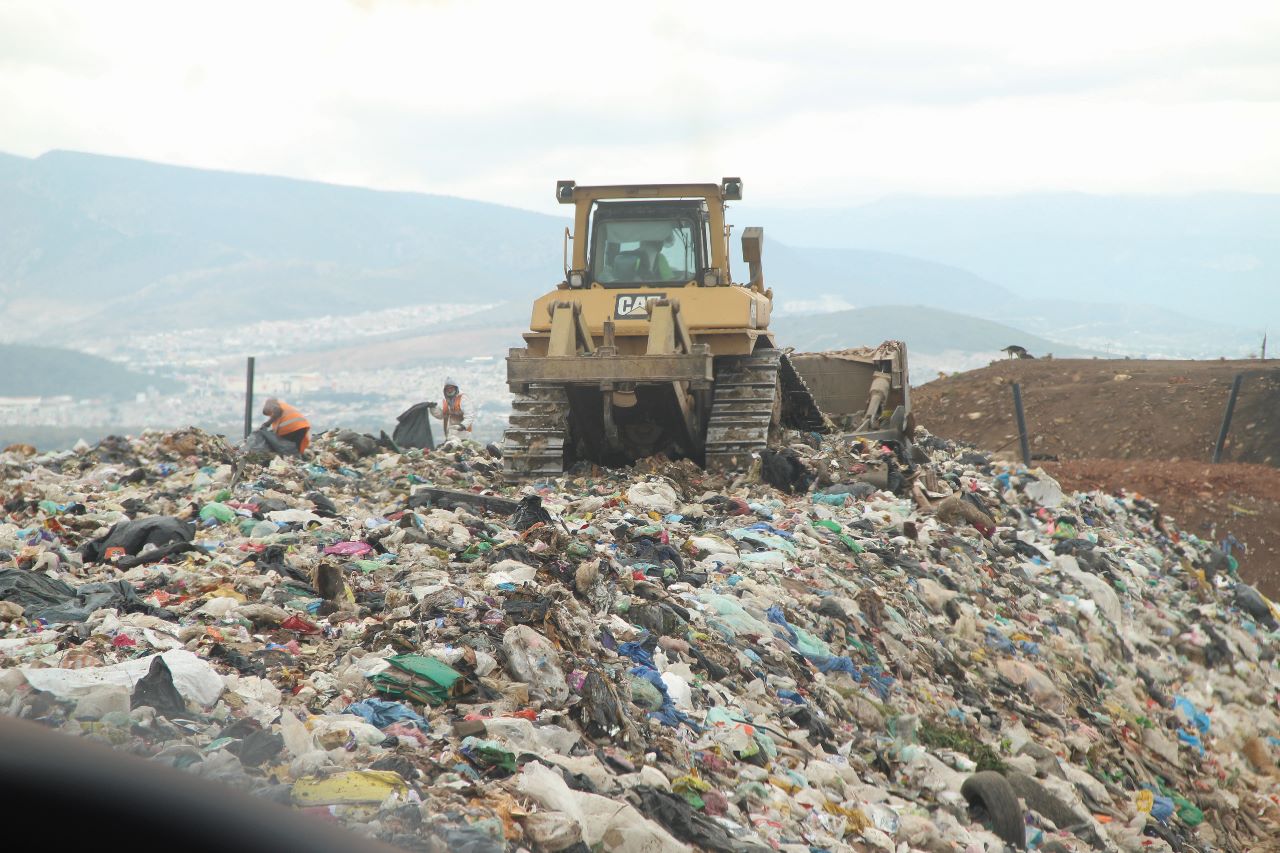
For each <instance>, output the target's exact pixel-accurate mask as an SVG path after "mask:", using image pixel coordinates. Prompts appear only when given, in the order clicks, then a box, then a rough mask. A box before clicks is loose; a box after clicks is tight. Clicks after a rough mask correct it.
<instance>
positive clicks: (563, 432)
mask: <svg viewBox="0 0 1280 853" xmlns="http://www.w3.org/2000/svg"><path fill="white" fill-rule="evenodd" d="M568 433H569V396H568V394H567V392H566V391H565V389H564V387H563V386H561V385H530V386H529V388H528V393H525V394H520V395H517V396H516V398H515V400H514V401H513V402H512V404H511V420H510V423H509V425H508V427H507V432H506V436H505V437H504V439H503V445H502V471H503V474H504V475H505V476H506V477H507V478H509V479H521V478H527V477H540V476H546V477H557V476H559V475H560V474H562V473H564V451H565V442H566V441H567V440H568Z"/></svg>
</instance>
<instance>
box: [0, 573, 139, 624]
mask: <svg viewBox="0 0 1280 853" xmlns="http://www.w3.org/2000/svg"><path fill="white" fill-rule="evenodd" d="M0 601H12V602H13V603H14V604H21V605H22V609H23V614H24V615H25V616H27V617H28V618H31V619H44V620H45V621H47V622H83V621H84V620H86V619H88V618H89V614H91V613H93V612H94V611H95V610H101V609H102V608H104V607H113V608H115V609H117V610H120V611H124V612H128V613H136V612H139V611H142V612H145V613H155V612H156V609H155V608H153V607H151V606H150V605H148V604H146V603H145V602H143V600H142V599H141V598H139V597H138V592H137V590H135V589H134V588H133V585H132V584H130V583H129V582H128V581H112V582H110V583H88V584H84V585H83V586H80V587H73V586H71V585H69V584H66V583H63V582H62V581H60V580H54V579H53V578H50V577H47V576H45V575H42V574H36V573H33V572H24V571H21V570H19V569H0Z"/></svg>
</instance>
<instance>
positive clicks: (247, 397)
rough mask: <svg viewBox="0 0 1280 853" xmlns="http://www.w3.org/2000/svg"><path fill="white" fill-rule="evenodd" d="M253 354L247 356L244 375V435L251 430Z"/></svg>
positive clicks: (246, 435)
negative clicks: (247, 360) (247, 363)
mask: <svg viewBox="0 0 1280 853" xmlns="http://www.w3.org/2000/svg"><path fill="white" fill-rule="evenodd" d="M253 360H254V359H253V356H249V365H248V367H246V368H245V376H244V437H245V438H248V437H249V433H251V432H253Z"/></svg>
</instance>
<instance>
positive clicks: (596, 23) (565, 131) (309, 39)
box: [0, 0, 1280, 210]
mask: <svg viewBox="0 0 1280 853" xmlns="http://www.w3.org/2000/svg"><path fill="white" fill-rule="evenodd" d="M53 148H70V149H77V150H84V151H93V152H100V153H107V154H119V155H125V156H132V157H141V158H145V159H151V160H159V161H164V162H171V163H180V164H186V165H193V166H202V167H212V168H225V169H234V170H240V171H251V172H262V173H271V174H283V175H291V176H295V177H301V178H309V179H316V180H326V181H334V182H338V183H349V184H358V185H364V186H374V187H380V188H387V189H406V190H421V191H427V192H438V193H448V194H453V195H460V196H466V197H471V198H481V199H486V200H492V201H500V202H506V203H511V204H516V205H519V206H523V207H531V208H537V209H543V210H554V209H555V205H554V203H553V202H552V188H553V187H554V184H555V180H556V179H557V178H576V179H577V180H578V181H579V182H580V183H586V182H610V183H612V182H622V181H656V180H699V181H705V180H715V179H718V178H719V177H721V176H722V175H728V174H734V175H741V176H742V177H743V178H744V179H745V183H746V186H747V191H748V193H750V195H751V200H752V201H753V202H758V203H762V204H777V205H791V206H808V205H824V206H827V205H839V204H841V203H842V202H843V201H845V200H847V199H851V198H854V199H859V200H861V199H865V198H869V197H876V196H882V195H886V194H891V193H901V192H912V193H925V194H970V193H982V194H990V193H1008V192H1021V191H1031V190H1048V189H1052V190H1083V191H1090V192H1158V193H1164V192H1189V191H1197V190H1218V189H1222V190H1259V191H1271V192H1276V191H1280V155H1278V154H1277V152H1280V2H1276V0H1267V2H1257V3H1249V2H1229V0H1227V1H1226V2H1224V0H1219V2H1214V3H1209V2H1204V0H1197V2H1168V0H1164V2H1146V0H1141V2H1139V0H1106V2H1091V1H1088V2H1082V0H1075V2H1071V3H1053V4H1049V3H1036V2H1027V0H1015V2H968V3H958V2H955V0H943V2H905V3H875V4H865V3H855V2H847V0H846V2H832V3H828V4H809V3H803V2H792V3H779V2H777V0H770V2H764V3H754V2H742V0H737V2H730V3H712V2H691V0H680V2H669V1H668V0H640V1H639V2H634V3H628V4H621V3H614V2H608V0H594V2H582V3H578V2H563V0H562V1H561V2H530V0H512V2H485V1H484V0H470V2H446V1H445V0H435V2H432V0H296V1H295V2H282V1H281V0H252V2H232V0H219V2H205V3H194V2H182V0H156V1H155V2H124V0H114V2H98V0H81V2H71V0H0V150H3V151H7V152H9V153H14V154H22V155H26V156H36V155H39V154H41V153H43V152H44V151H47V150H49V149H53Z"/></svg>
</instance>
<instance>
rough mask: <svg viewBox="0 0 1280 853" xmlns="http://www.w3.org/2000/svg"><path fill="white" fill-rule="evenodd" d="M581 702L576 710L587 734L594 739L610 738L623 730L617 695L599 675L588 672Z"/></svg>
mask: <svg viewBox="0 0 1280 853" xmlns="http://www.w3.org/2000/svg"><path fill="white" fill-rule="evenodd" d="M581 693H582V702H581V703H580V704H579V706H578V710H579V711H580V713H581V714H582V722H583V725H584V726H585V727H586V729H587V732H588V733H589V734H591V735H593V736H595V737H601V736H610V735H612V734H613V733H614V732H616V731H618V730H620V729H622V728H623V726H624V724H625V721H624V719H623V716H622V713H623V712H622V706H621V705H620V704H619V703H618V697H617V694H615V693H614V692H613V690H612V689H611V688H610V687H609V682H607V681H605V680H604V677H603V676H602V675H600V673H598V672H596V671H594V670H588V672H587V677H586V679H584V680H583V682H582V691H581Z"/></svg>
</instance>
